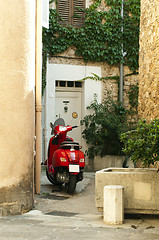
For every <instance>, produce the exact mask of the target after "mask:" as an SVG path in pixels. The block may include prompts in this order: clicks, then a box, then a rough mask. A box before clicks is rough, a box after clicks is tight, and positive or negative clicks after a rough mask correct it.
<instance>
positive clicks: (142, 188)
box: [95, 168, 159, 214]
mask: <svg viewBox="0 0 159 240" xmlns="http://www.w3.org/2000/svg"><path fill="white" fill-rule="evenodd" d="M108 185H121V186H124V212H125V213H141V214H159V201H158V199H159V173H157V169H152V168H150V169H147V168H144V169H143V168H107V169H103V170H101V171H98V172H96V175H95V195H96V196H95V200H96V207H97V208H98V210H99V211H103V196H104V194H103V191H104V187H105V186H108Z"/></svg>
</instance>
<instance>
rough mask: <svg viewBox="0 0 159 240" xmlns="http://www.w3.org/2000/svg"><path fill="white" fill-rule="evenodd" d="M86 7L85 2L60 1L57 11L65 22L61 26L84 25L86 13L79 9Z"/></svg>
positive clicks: (77, 0)
mask: <svg viewBox="0 0 159 240" xmlns="http://www.w3.org/2000/svg"><path fill="white" fill-rule="evenodd" d="M79 7H80V8H84V7H85V0H59V1H58V5H57V11H58V14H59V15H60V17H61V18H62V20H63V21H60V23H61V24H70V25H73V26H81V25H83V23H84V13H83V12H82V11H79V9H78V8H79Z"/></svg>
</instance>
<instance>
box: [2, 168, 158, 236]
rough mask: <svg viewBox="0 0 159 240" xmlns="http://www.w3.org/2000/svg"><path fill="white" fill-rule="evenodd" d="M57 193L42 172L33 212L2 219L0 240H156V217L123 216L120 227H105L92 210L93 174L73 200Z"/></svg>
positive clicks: (63, 191) (61, 193)
mask: <svg viewBox="0 0 159 240" xmlns="http://www.w3.org/2000/svg"><path fill="white" fill-rule="evenodd" d="M52 190H54V191H53V192H52ZM57 190H58V189H55V188H54V187H53V186H52V185H51V184H50V183H49V182H48V181H47V179H46V177H45V174H44V172H43V173H42V188H41V194H40V195H36V196H35V206H34V209H33V210H32V211H30V212H29V213H26V214H23V215H21V216H12V217H1V218H0V240H6V239H7V240H8V239H11V240H14V239H16V240H21V239H26V240H30V239H36V240H38V239H42V240H45V239H46V240H47V239H48V240H49V239H50V240H52V239H55V240H56V239H57V240H67V239H69V240H70V239H72V240H75V239H77V240H78V239H79V240H80V239H83V240H85V239H91V240H92V239H99V240H100V239H101V240H104V239H105V240H117V239H118V240H120V239H122V240H150V239H153V240H159V217H158V216H152V215H151V216H137V215H135V216H126V218H125V221H124V224H123V225H120V226H109V225H105V224H104V223H103V219H102V215H101V214H100V213H99V212H98V211H97V209H96V207H95V203H94V174H92V173H85V176H84V180H83V181H82V182H81V183H78V185H77V191H76V193H75V194H74V195H72V196H70V195H68V194H67V193H66V192H65V189H64V188H63V189H62V191H57Z"/></svg>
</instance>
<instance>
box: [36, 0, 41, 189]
mask: <svg viewBox="0 0 159 240" xmlns="http://www.w3.org/2000/svg"><path fill="white" fill-rule="evenodd" d="M35 41H36V46H35V48H36V50H35V134H36V144H35V147H36V158H35V186H36V187H35V192H36V193H37V194H40V191H41V112H42V105H41V69H42V67H41V63H42V2H41V0H36V40H35Z"/></svg>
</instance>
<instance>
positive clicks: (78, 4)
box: [72, 0, 85, 26]
mask: <svg viewBox="0 0 159 240" xmlns="http://www.w3.org/2000/svg"><path fill="white" fill-rule="evenodd" d="M84 7H85V4H84V0H72V9H73V11H72V15H73V17H72V25H74V26H81V25H82V24H83V23H84V13H83V12H81V11H79V10H78V8H84ZM76 15H77V16H76Z"/></svg>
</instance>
